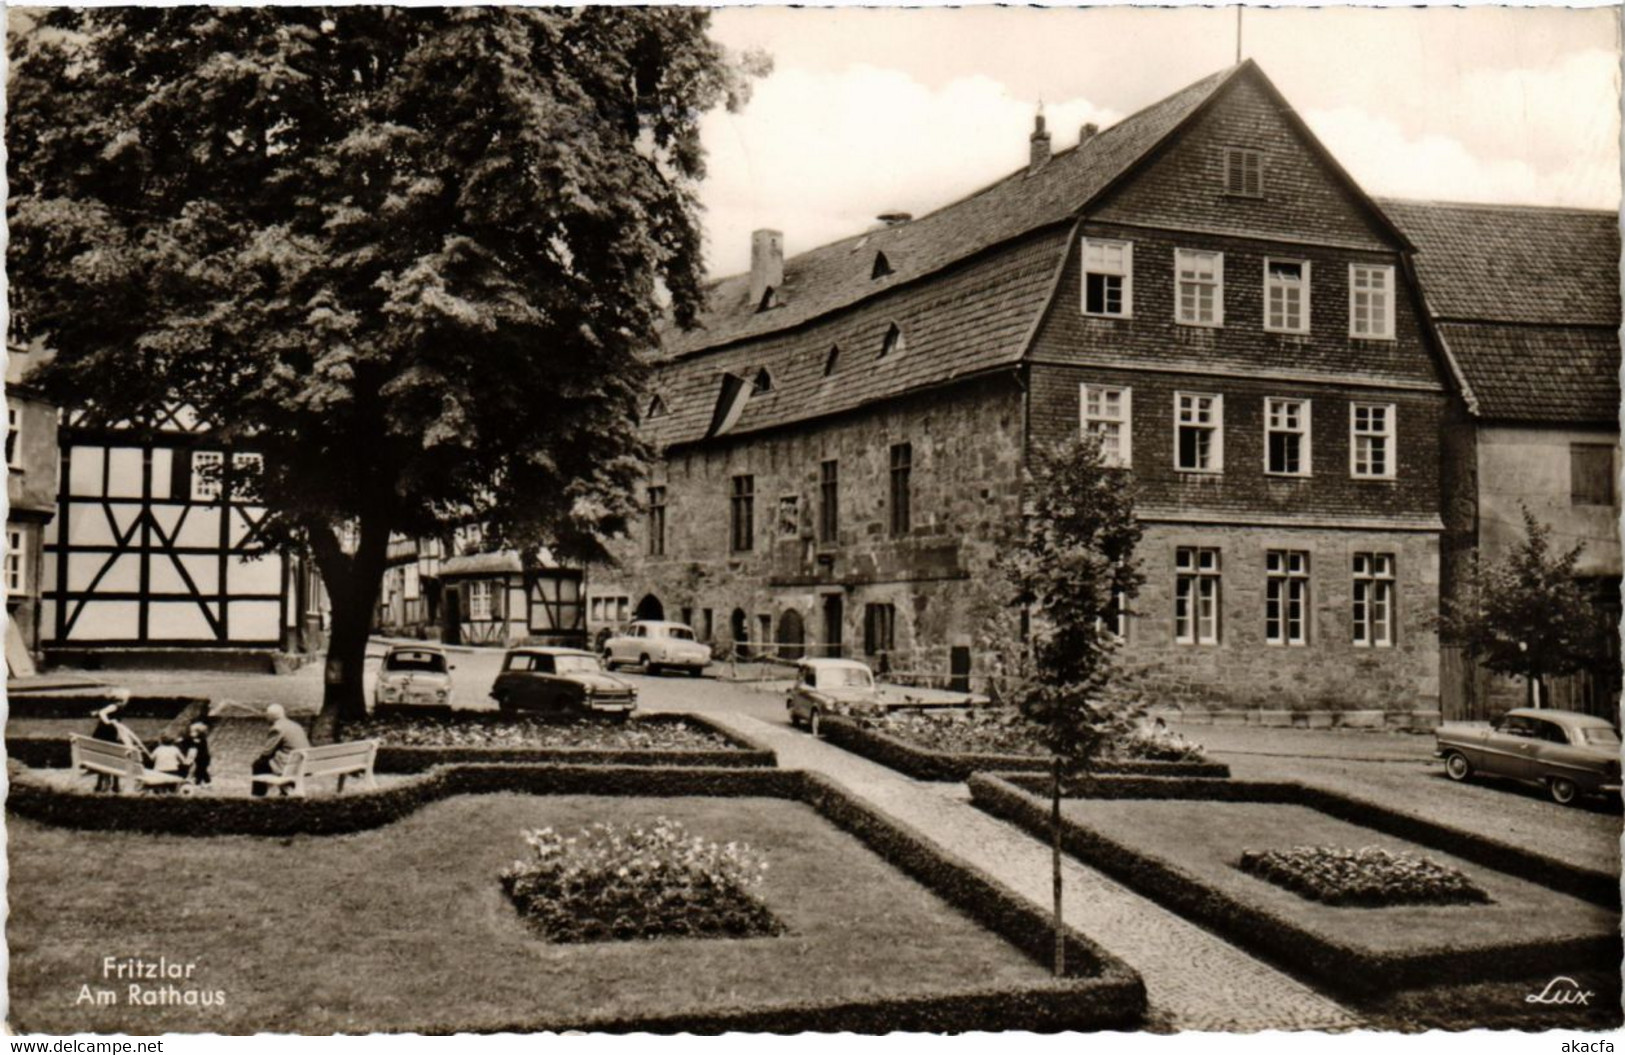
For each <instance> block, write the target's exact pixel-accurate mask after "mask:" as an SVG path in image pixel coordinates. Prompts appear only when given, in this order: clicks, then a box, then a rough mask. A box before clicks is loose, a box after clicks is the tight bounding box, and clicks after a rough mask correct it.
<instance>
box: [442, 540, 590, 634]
mask: <svg viewBox="0 0 1625 1055" xmlns="http://www.w3.org/2000/svg"><path fill="white" fill-rule="evenodd" d="M583 578H584V576H583V573H582V571H581V569H580V568H570V567H564V566H562V565H560V564H559V563H558V562H556V561H555V560H554V559H553V558H552V556H551V555H550V554H548V553H546V552H545V551H544V552H543V553H542V555H541V557H540V559H539V560H538V561H537V562H536V563H535V565H534V566H533V567H530V568H526V567H525V562H524V561H523V560H521V558H520V556H519V554H518V553H516V552H514V551H513V550H499V551H496V552H490V553H469V554H463V555H460V556H455V557H448V558H446V559H445V560H444V561H443V562H442V563H441V565H440V591H441V592H440V598H441V600H440V613H441V619H442V623H441V639H442V640H443V641H445V642H446V643H447V644H468V645H510V644H515V643H519V642H523V643H525V644H534V645H561V646H566V647H571V648H584V647H586V645H587V618H586V603H585V591H584V589H583Z"/></svg>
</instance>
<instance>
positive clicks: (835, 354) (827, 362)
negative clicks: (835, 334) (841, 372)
mask: <svg viewBox="0 0 1625 1055" xmlns="http://www.w3.org/2000/svg"><path fill="white" fill-rule="evenodd" d="M840 365H841V346H840V345H838V344H832V345H830V346H829V354H828V355H826V356H824V376H825V377H828V376H829V375H831V374H833V373H834V372H835V371H836V369H837V368H838V367H839V366H840Z"/></svg>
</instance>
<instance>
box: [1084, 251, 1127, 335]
mask: <svg viewBox="0 0 1625 1055" xmlns="http://www.w3.org/2000/svg"><path fill="white" fill-rule="evenodd" d="M1083 313H1084V314H1085V315H1110V316H1116V317H1120V318H1128V317H1129V316H1130V315H1133V314H1134V243H1133V242H1107V241H1101V240H1099V239H1096V238H1085V239H1084V240H1083Z"/></svg>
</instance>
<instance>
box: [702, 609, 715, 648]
mask: <svg viewBox="0 0 1625 1055" xmlns="http://www.w3.org/2000/svg"><path fill="white" fill-rule="evenodd" d="M715 629H716V621H715V619H714V618H713V615H712V610H711V609H709V608H702V609H700V638H701V640H704V641H709V640H711V638H712V636H713V631H714V630H715Z"/></svg>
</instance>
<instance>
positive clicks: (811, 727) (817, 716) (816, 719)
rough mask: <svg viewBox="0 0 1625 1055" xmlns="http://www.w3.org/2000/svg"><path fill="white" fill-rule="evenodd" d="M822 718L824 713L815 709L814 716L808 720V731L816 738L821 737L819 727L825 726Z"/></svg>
mask: <svg viewBox="0 0 1625 1055" xmlns="http://www.w3.org/2000/svg"><path fill="white" fill-rule="evenodd" d="M822 717H823V712H821V711H820V710H819V709H818V708H816V707H814V708H813V712H812V715H811V716H810V717H808V719H807V731H808V732H809V733H811V734H813V735H814V736H818V735H819V727H820V726H821V725H822V724H823V723H822V721H821V719H822Z"/></svg>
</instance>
